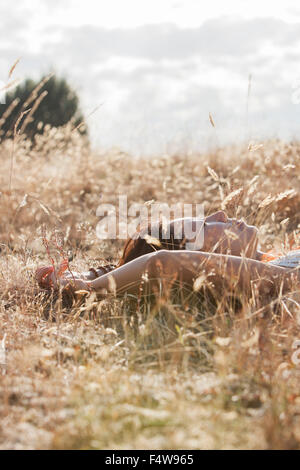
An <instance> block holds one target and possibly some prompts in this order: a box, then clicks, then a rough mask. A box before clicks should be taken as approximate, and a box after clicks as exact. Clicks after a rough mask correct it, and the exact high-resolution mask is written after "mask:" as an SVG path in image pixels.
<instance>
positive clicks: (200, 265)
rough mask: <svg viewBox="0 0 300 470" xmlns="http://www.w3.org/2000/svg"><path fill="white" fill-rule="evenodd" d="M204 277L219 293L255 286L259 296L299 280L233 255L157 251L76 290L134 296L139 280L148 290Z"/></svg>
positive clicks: (290, 273)
mask: <svg viewBox="0 0 300 470" xmlns="http://www.w3.org/2000/svg"><path fill="white" fill-rule="evenodd" d="M201 274H205V275H206V276H207V278H208V280H210V281H211V282H212V283H213V284H214V285H215V288H216V289H217V290H218V292H221V291H222V290H224V288H226V289H238V290H240V291H245V292H246V291H250V289H251V286H252V285H255V286H256V288H257V290H258V293H259V294H264V293H271V292H273V291H276V290H278V291H279V289H280V288H281V289H282V292H284V291H286V290H288V289H289V288H290V287H291V285H292V283H293V282H295V281H296V282H299V281H300V271H299V270H296V271H295V270H294V271H290V270H287V269H284V268H280V267H278V266H274V265H268V264H266V263H262V262H260V261H256V260H252V259H248V258H240V257H236V256H227V255H219V254H212V253H204V252H196V251H187V250H182V251H168V250H160V251H157V252H154V253H149V254H146V255H143V256H141V257H139V258H136V259H134V260H133V261H130V262H129V263H126V264H125V265H123V266H121V267H119V268H116V269H115V270H113V271H112V272H110V273H108V274H105V275H103V276H101V277H99V278H97V279H95V280H93V281H90V282H87V281H85V282H84V281H82V282H81V281H80V282H81V283H80V282H79V284H78V285H76V284H75V288H79V289H84V288H87V289H90V290H93V291H96V292H99V293H101V292H102V291H103V289H105V290H107V291H111V292H114V293H115V294H117V295H118V294H122V293H124V292H128V293H132V294H137V293H138V292H139V287H140V285H141V282H142V280H143V279H144V280H145V279H147V282H148V284H149V287H150V288H151V284H152V283H154V282H157V279H165V280H168V279H170V281H171V280H174V279H175V278H176V279H177V280H178V281H181V282H183V283H185V284H188V285H190V286H191V287H192V286H193V284H194V282H195V279H196V278H197V277H198V276H199V275H201Z"/></svg>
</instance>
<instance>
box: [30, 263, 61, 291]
mask: <svg viewBox="0 0 300 470" xmlns="http://www.w3.org/2000/svg"><path fill="white" fill-rule="evenodd" d="M35 278H36V280H37V282H38V284H39V286H40V287H42V288H43V289H55V288H57V279H56V274H55V270H54V267H53V266H41V267H40V268H37V270H36V272H35Z"/></svg>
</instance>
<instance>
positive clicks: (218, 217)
mask: <svg viewBox="0 0 300 470" xmlns="http://www.w3.org/2000/svg"><path fill="white" fill-rule="evenodd" d="M206 220H207V221H208V222H224V223H226V222H227V221H228V217H227V215H226V213H225V212H224V211H218V212H216V213H215V214H212V215H209V216H208V217H206Z"/></svg>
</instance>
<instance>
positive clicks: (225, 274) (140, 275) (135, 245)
mask: <svg viewBox="0 0 300 470" xmlns="http://www.w3.org/2000/svg"><path fill="white" fill-rule="evenodd" d="M199 221H200V219H175V220H173V221H172V222H170V224H169V226H168V229H169V233H168V237H167V238H166V237H165V236H164V233H165V232H164V230H163V228H162V224H160V225H159V233H158V240H154V239H153V238H151V237H147V232H148V230H147V229H144V230H141V231H140V232H139V236H138V237H137V238H135V239H129V240H128V241H127V243H126V245H125V248H124V252H123V256H122V258H121V260H120V262H119V263H118V265H117V266H115V267H109V266H106V267H102V268H99V269H97V270H94V269H91V270H90V271H89V272H87V273H82V274H78V273H74V272H70V271H65V272H64V273H63V274H59V273H58V272H56V271H55V270H54V269H53V267H52V266H51V267H49V266H45V267H42V268H39V269H38V270H37V272H36V279H37V281H38V283H39V285H40V287H42V288H44V289H59V287H60V286H61V287H64V288H66V287H67V289H69V290H70V289H71V290H72V291H73V292H76V291H88V292H96V293H98V294H100V295H106V294H107V293H109V292H113V293H114V294H116V295H121V294H123V293H125V292H127V293H129V294H135V295H138V294H139V292H140V288H141V285H145V283H146V284H147V286H148V288H149V290H150V291H151V290H152V291H153V290H155V289H157V288H160V289H161V288H162V286H164V287H165V286H168V281H169V283H170V285H171V284H173V283H174V281H176V282H179V283H181V284H185V285H188V286H190V287H191V288H195V287H196V288H198V287H199V286H201V284H205V282H207V281H208V282H209V283H210V286H213V290H214V291H215V292H216V293H217V294H218V295H220V296H222V295H223V294H224V293H227V292H228V291H229V290H230V291H232V290H235V291H240V292H244V293H250V292H251V291H253V289H255V292H256V294H257V295H268V294H271V295H277V294H279V293H284V292H286V291H288V290H289V289H290V288H291V287H292V285H293V283H295V282H296V284H298V285H299V281H300V269H299V268H300V250H295V251H292V252H290V253H288V254H287V255H286V256H282V257H278V258H276V259H271V258H272V257H271V256H269V255H267V254H266V253H263V252H261V251H259V250H258V229H257V228H256V227H254V226H251V225H247V224H245V222H243V221H241V220H236V219H229V218H228V217H227V215H226V214H225V213H224V212H222V211H220V212H217V213H215V214H213V215H211V216H209V217H206V218H205V219H203V220H201V230H203V231H204V232H203V235H204V238H203V244H202V246H201V251H196V250H194V249H193V250H191V249H184V248H185V247H186V243H187V242H188V241H189V242H192V241H195V240H188V239H187V236H186V233H185V232H184V230H186V227H188V224H191V225H190V227H191V228H193V227H195V226H196V223H197V222H198V223H199ZM178 224H179V225H181V224H182V228H183V231H182V237H181V238H175V237H176V233H178V231H177V229H178ZM189 233H190V232H189ZM196 238H197V237H196ZM190 246H193V245H191V244H190V245H189V248H190Z"/></svg>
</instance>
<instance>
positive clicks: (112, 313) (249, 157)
mask: <svg viewBox="0 0 300 470" xmlns="http://www.w3.org/2000/svg"><path fill="white" fill-rule="evenodd" d="M0 159H1V175H0V179H1V185H0V225H1V230H0V249H1V252H0V282H1V291H0V292H1V295H0V341H2V342H1V343H0V344H1V345H2V346H1V350H0V353H1V361H0V362H1V363H2V365H1V366H0V448H1V449H67V448H68V449H95V448H97V449H108V448H109V449H126V448H129V449H166V448H167V449H198V448H199V449H279V448H280V449H299V448H300V365H299V366H297V365H296V364H295V362H297V361H295V358H296V359H297V357H298V352H297V350H296V349H293V347H294V346H295V343H294V342H295V340H297V339H299V340H300V291H299V290H298V292H297V289H295V292H291V293H289V294H288V295H285V296H281V297H280V298H278V299H261V300H258V299H257V297H256V296H255V292H253V295H252V296H251V298H239V299H238V300H239V301H238V302H230V300H229V299H225V300H224V301H222V302H221V303H218V304H217V305H214V302H213V300H212V299H206V298H196V296H195V295H193V294H192V293H190V294H188V296H190V297H189V298H187V295H182V296H181V295H178V296H177V299H175V298H172V299H167V298H165V297H164V298H161V299H157V303H156V305H154V306H153V305H151V306H150V305H147V303H142V302H135V301H134V299H120V300H119V299H114V298H110V299H107V300H104V301H101V302H95V299H93V298H90V299H88V300H87V301H86V303H77V304H76V305H75V306H74V307H73V308H72V309H71V310H68V311H65V310H64V309H63V308H62V306H61V303H60V301H59V299H58V300H56V301H54V300H53V301H51V299H49V298H45V296H44V294H42V293H41V292H39V289H38V288H37V285H36V283H35V281H34V270H35V267H36V266H38V265H41V264H43V263H47V264H49V256H52V257H53V258H55V259H56V260H57V261H59V260H60V259H62V256H64V255H65V254H67V255H68V256H70V258H72V261H71V262H70V266H71V267H72V268H73V269H75V268H76V269H79V270H80V269H84V268H87V267H90V266H97V265H99V264H101V263H102V262H104V260H105V259H107V258H109V257H111V258H112V259H117V258H118V256H119V255H120V253H121V248H122V243H121V242H120V241H115V242H113V241H100V240H98V239H97V237H96V231H95V229H96V225H97V222H98V218H97V216H96V209H97V207H98V205H99V204H100V202H102V203H103V202H104V203H112V204H116V203H117V195H118V194H126V195H127V196H128V203H129V204H130V203H131V202H143V203H144V202H147V201H151V200H155V201H158V202H168V203H169V204H171V203H175V202H179V201H180V202H185V203H191V202H193V203H195V202H197V203H204V204H205V211H206V213H207V214H208V213H212V212H213V211H215V210H218V209H220V208H221V207H222V208H225V209H226V210H227V212H228V214H229V215H230V216H239V217H241V216H242V217H245V219H246V220H247V221H248V222H249V223H253V224H256V225H257V226H259V227H260V239H261V245H262V248H263V249H265V250H270V249H271V248H272V247H275V249H277V250H279V251H280V250H282V249H287V248H288V247H289V246H297V245H298V246H299V245H300V242H299V236H300V193H299V188H300V144H298V143H291V144H285V143H283V142H280V141H272V142H265V143H264V144H263V145H262V146H255V145H253V146H252V147H250V148H248V149H246V148H226V149H220V150H217V151H215V152H212V153H210V154H193V155H173V156H167V155H161V156H158V157H157V158H156V159H154V158H152V159H147V160H142V159H141V160H138V161H136V160H134V159H132V158H131V157H130V156H129V155H127V154H124V153H122V152H120V151H118V150H113V151H111V152H109V153H101V152H95V151H92V150H91V149H90V148H89V145H88V143H87V141H86V140H85V138H84V137H81V136H79V135H78V133H77V132H76V131H75V132H72V131H71V127H70V126H66V128H64V129H48V128H47V129H46V130H45V132H44V134H43V135H41V136H38V137H37V141H36V145H35V147H33V148H32V147H31V145H30V142H29V141H27V140H26V139H23V138H22V137H20V136H16V138H15V140H14V142H13V141H12V140H6V141H3V142H2V143H0ZM46 240H48V243H46ZM4 356H5V357H4ZM293 358H294V360H293ZM299 360H300V353H299Z"/></svg>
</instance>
